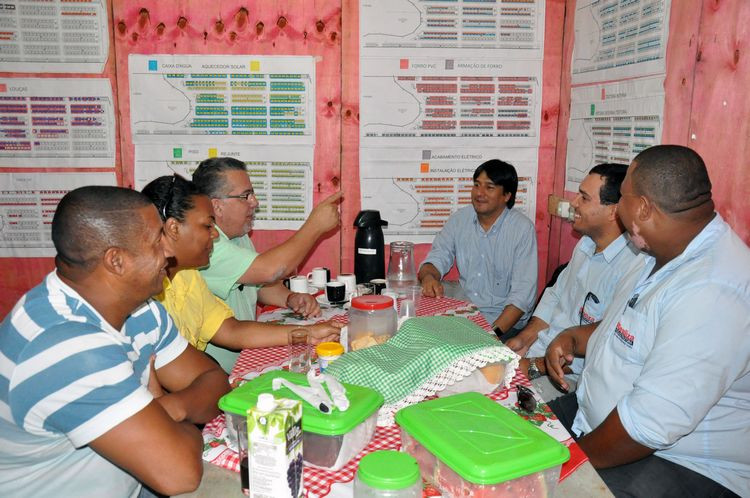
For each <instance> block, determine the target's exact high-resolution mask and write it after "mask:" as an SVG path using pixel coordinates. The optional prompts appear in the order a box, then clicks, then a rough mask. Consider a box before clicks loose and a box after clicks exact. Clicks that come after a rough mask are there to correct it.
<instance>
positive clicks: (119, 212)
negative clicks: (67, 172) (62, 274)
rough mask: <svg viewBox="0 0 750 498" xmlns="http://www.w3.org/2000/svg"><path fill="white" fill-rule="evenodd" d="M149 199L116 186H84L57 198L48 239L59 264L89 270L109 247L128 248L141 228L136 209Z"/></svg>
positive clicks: (140, 220) (148, 202)
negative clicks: (57, 201)
mask: <svg viewBox="0 0 750 498" xmlns="http://www.w3.org/2000/svg"><path fill="white" fill-rule="evenodd" d="M145 206H150V207H152V208H153V205H152V204H151V201H150V200H149V199H148V197H146V196H145V195H143V194H142V193H140V192H136V191H135V190H130V189H126V188H120V187H106V186H87V187H81V188H77V189H75V190H71V191H70V192H68V193H67V194H65V196H64V197H63V198H62V200H60V203H59V204H58V205H57V209H56V210H55V215H54V217H53V218H52V242H53V243H54V244H55V249H56V250H57V257H56V258H55V260H56V263H57V265H58V267H59V266H60V263H64V264H65V265H66V266H70V267H77V268H79V269H84V270H87V271H90V270H92V269H94V268H95V267H96V265H97V264H98V263H99V261H100V259H101V257H102V256H103V254H104V252H105V251H106V250H107V249H108V248H110V247H124V248H129V247H131V245H132V243H131V242H132V241H133V240H134V239H136V238H137V237H138V234H139V232H140V231H141V230H142V229H143V220H142V217H141V216H140V215H139V214H137V213H136V211H137V210H138V209H140V208H143V207H145Z"/></svg>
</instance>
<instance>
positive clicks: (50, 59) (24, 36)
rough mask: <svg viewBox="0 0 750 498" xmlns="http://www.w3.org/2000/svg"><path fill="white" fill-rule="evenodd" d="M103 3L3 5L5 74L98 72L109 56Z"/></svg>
mask: <svg viewBox="0 0 750 498" xmlns="http://www.w3.org/2000/svg"><path fill="white" fill-rule="evenodd" d="M108 19H109V15H108V13H107V2H106V1H105V0H75V1H70V0H47V1H45V2H31V1H22V0H5V1H4V2H2V3H0V65H1V66H2V71H3V72H19V73H97V74H101V72H102V71H104V64H105V63H106V62H107V56H108V54H109V28H108V24H107V21H108Z"/></svg>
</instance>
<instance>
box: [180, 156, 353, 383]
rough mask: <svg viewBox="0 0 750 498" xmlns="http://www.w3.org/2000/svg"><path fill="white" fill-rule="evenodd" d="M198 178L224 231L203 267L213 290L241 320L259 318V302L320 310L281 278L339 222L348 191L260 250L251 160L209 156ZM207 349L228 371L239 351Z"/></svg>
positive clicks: (302, 310) (195, 176)
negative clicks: (283, 238) (340, 207)
mask: <svg viewBox="0 0 750 498" xmlns="http://www.w3.org/2000/svg"><path fill="white" fill-rule="evenodd" d="M193 182H194V183H195V184H196V185H197V186H198V188H199V189H200V190H201V192H203V193H204V194H206V195H208V196H209V197H210V198H211V204H212V206H213V209H214V217H215V219H216V228H217V229H218V232H219V238H218V239H216V241H215V242H214V249H213V253H212V254H211V261H210V264H209V266H208V267H206V268H203V269H201V274H202V275H203V278H204V279H205V281H206V284H207V285H208V288H209V289H210V290H211V292H213V293H214V294H215V295H217V296H218V297H220V298H221V299H223V300H225V301H226V302H227V304H228V305H229V307H230V308H232V310H233V311H234V314H235V317H236V318H237V319H239V320H255V305H256V303H257V302H258V301H260V302H261V303H264V304H272V305H276V306H281V307H288V308H290V309H292V310H293V311H295V312H297V313H300V314H302V315H304V316H307V317H314V316H318V315H320V306H319V305H318V303H317V301H315V299H314V298H313V297H312V296H311V295H309V294H306V293H296V292H290V291H289V289H287V288H286V287H284V286H283V285H282V284H281V279H283V278H284V277H286V276H288V275H290V274H291V273H293V272H295V271H296V269H297V267H298V266H299V265H300V263H302V260H303V259H304V258H305V256H307V254H308V253H309V252H310V250H311V249H312V247H313V245H315V243H316V242H317V241H318V239H320V237H322V236H323V235H324V234H325V233H327V232H329V231H331V230H332V229H334V228H335V227H337V226H338V224H339V220H340V215H339V211H338V204H339V202H340V199H341V195H342V193H341V192H337V193H335V194H333V195H331V196H330V197H328V198H327V199H325V200H323V201H322V202H321V203H320V204H318V205H317V206H315V208H314V209H313V210H312V212H311V213H310V216H309V217H308V219H307V221H305V223H304V224H303V225H302V227H301V228H300V229H299V230H298V231H297V232H296V233H295V234H294V235H292V236H291V237H290V238H289V239H288V240H287V241H285V242H283V243H282V244H280V245H278V246H276V247H274V248H272V249H269V250H268V251H265V252H262V253H258V252H256V250H255V247H254V246H253V243H252V241H251V240H250V237H249V236H248V232H250V230H251V229H252V226H253V220H254V217H255V210H256V208H257V207H258V199H256V198H255V193H254V191H253V185H252V183H251V182H250V178H249V177H248V174H247V169H246V166H245V163H244V162H242V161H240V160H238V159H234V158H231V157H215V158H210V159H206V160H204V161H202V162H201V163H200V164H199V165H198V168H197V169H196V170H195V172H194V173H193ZM206 353H208V354H210V355H211V356H213V357H214V358H215V359H216V360H217V361H218V362H219V363H220V364H221V366H222V367H223V368H224V369H225V370H226V371H227V372H229V371H230V370H231V368H232V366H233V365H234V362H235V361H236V360H237V356H238V355H239V352H235V351H229V350H226V349H222V348H218V347H216V346H214V345H212V344H209V345H208V347H207V348H206Z"/></svg>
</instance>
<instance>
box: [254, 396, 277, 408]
mask: <svg viewBox="0 0 750 498" xmlns="http://www.w3.org/2000/svg"><path fill="white" fill-rule="evenodd" d="M256 407H257V408H258V410H260V411H262V412H270V411H273V409H274V408H275V407H276V400H275V399H274V398H273V394H271V393H263V394H261V395H260V396H258V404H257V405H256Z"/></svg>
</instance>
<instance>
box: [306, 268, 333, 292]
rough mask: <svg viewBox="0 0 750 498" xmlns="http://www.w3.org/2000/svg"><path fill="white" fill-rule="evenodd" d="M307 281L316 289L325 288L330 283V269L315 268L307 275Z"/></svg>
mask: <svg viewBox="0 0 750 498" xmlns="http://www.w3.org/2000/svg"><path fill="white" fill-rule="evenodd" d="M307 280H308V281H309V282H310V283H311V284H312V285H314V286H315V287H320V288H323V287H325V286H326V284H327V283H328V268H322V267H318V268H313V270H312V271H311V272H310V273H308V274H307Z"/></svg>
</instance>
